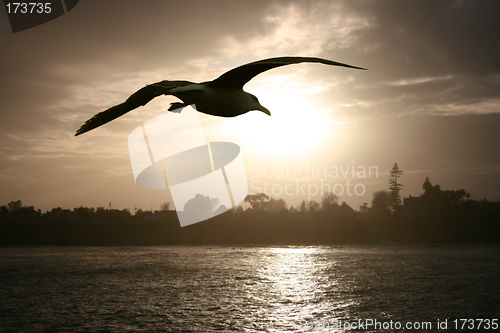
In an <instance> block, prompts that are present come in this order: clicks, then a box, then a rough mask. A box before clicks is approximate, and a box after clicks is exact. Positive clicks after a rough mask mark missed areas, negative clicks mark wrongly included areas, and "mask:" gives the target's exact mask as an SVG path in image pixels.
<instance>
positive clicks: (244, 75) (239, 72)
mask: <svg viewBox="0 0 500 333" xmlns="http://www.w3.org/2000/svg"><path fill="white" fill-rule="evenodd" d="M302 62H316V63H321V64H325V65H333V66H342V67H348V68H355V69H365V68H361V67H355V66H351V65H347V64H343V63H340V62H336V61H331V60H327V59H321V58H313V57H279V58H269V59H264V60H259V61H255V62H251V63H249V64H245V65H242V66H239V67H236V68H234V69H231V70H230V71H228V72H226V73H224V74H222V75H221V76H219V77H218V78H217V79H215V80H213V81H212V82H210V83H209V84H208V85H209V86H213V87H221V88H243V86H244V85H245V84H246V83H247V82H248V81H250V80H251V79H252V78H253V77H255V76H257V75H258V74H260V73H262V72H265V71H267V70H270V69H272V68H276V67H281V66H285V65H291V64H299V63H302Z"/></svg>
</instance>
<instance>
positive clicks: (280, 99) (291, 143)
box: [206, 89, 333, 154]
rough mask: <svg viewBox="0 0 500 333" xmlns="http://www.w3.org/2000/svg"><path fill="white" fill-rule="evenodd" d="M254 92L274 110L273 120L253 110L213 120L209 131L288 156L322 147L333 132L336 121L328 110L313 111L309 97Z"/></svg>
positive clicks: (251, 147) (255, 147)
mask: <svg viewBox="0 0 500 333" xmlns="http://www.w3.org/2000/svg"><path fill="white" fill-rule="evenodd" d="M253 93H254V94H255V95H256V96H258V98H259V101H260V103H261V104H262V105H263V106H265V107H266V108H267V109H269V110H270V111H271V114H272V116H271V117H269V116H268V115H266V114H264V113H262V112H259V111H251V112H248V113H247V114H244V115H242V116H239V117H235V118H224V119H218V120H213V121H210V123H211V124H210V125H208V126H206V129H207V132H211V133H216V135H217V136H220V135H229V136H231V137H235V139H236V140H237V141H238V142H240V143H242V144H244V145H245V146H246V147H249V148H250V149H252V150H253V151H259V152H266V153H273V154H288V153H297V152H301V151H304V150H310V149H312V148H315V147H318V146H319V145H321V144H322V143H323V141H324V139H326V134H327V133H329V132H330V131H331V128H332V126H333V122H332V120H331V119H330V118H329V117H328V111H327V110H316V109H314V108H311V106H310V105H311V104H310V103H308V100H307V95H300V94H294V93H290V92H287V93H285V92H275V91H266V90H260V89H259V90H254V92H253ZM213 125H216V128H214V127H213Z"/></svg>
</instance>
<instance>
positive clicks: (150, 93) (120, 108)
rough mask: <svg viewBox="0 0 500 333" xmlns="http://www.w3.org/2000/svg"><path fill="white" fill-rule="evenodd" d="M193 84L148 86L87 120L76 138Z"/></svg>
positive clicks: (170, 82) (168, 83)
mask: <svg viewBox="0 0 500 333" xmlns="http://www.w3.org/2000/svg"><path fill="white" fill-rule="evenodd" d="M190 84H193V82H189V81H161V82H157V83H153V84H148V85H147V86H145V87H144V88H142V89H139V90H138V91H136V92H135V93H133V94H132V95H131V96H130V97H129V98H127V100H126V101H125V102H123V103H121V104H118V105H115V106H113V107H111V108H109V109H107V110H106V111H103V112H100V113H98V114H96V115H95V116H93V117H92V118H90V119H89V120H87V121H86V122H85V124H83V125H82V126H81V127H80V128H79V129H78V131H76V134H75V136H77V135H80V134H83V133H85V132H88V131H90V130H92V129H94V128H96V127H99V126H101V125H104V124H106V123H107V122H110V121H111V120H113V119H116V118H118V117H120V116H121V115H124V114H125V113H127V112H129V111H132V110H133V109H135V108H138V107H139V106H142V105H146V104H147V103H149V101H151V100H152V99H153V98H155V97H157V96H160V95H171V93H170V91H171V90H172V89H174V88H177V87H182V86H187V85H190Z"/></svg>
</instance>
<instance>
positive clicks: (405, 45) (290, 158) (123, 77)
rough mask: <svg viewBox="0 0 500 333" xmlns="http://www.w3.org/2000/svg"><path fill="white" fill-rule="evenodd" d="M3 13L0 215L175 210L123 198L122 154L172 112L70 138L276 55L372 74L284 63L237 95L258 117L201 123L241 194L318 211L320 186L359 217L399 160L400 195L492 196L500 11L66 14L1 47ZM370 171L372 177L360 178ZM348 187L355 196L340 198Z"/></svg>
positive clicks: (6, 39) (302, 4)
mask: <svg viewBox="0 0 500 333" xmlns="http://www.w3.org/2000/svg"><path fill="white" fill-rule="evenodd" d="M0 12H1V13H0V45H1V52H0V73H1V76H0V115H1V121H0V151H1V154H0V188H1V192H0V205H3V204H7V203H8V202H10V201H12V200H22V201H23V203H24V204H27V205H30V206H33V205H34V206H35V208H37V209H38V208H40V209H42V211H45V210H48V209H51V208H53V207H58V206H59V207H62V208H70V209H73V208H75V207H79V206H82V205H83V206H88V207H98V206H104V207H107V206H108V204H109V202H112V206H113V207H114V208H118V209H122V208H130V209H131V210H132V211H133V209H134V207H135V206H137V207H138V208H143V209H149V208H151V207H152V208H153V209H159V207H160V204H161V203H163V202H165V201H169V200H171V199H169V197H168V196H167V193H166V192H165V191H161V190H146V189H141V188H139V187H138V186H137V185H136V184H135V182H134V179H133V175H132V170H131V166H130V158H129V154H128V143H127V139H128V135H129V134H130V132H131V131H132V130H133V129H134V128H136V127H137V126H139V125H140V124H141V123H143V122H145V121H147V120H149V119H151V118H153V117H155V116H157V115H160V114H162V113H163V112H165V111H166V110H167V109H168V106H169V103H170V102H174V101H176V99H175V98H174V97H162V98H157V99H155V100H154V101H153V102H151V103H150V104H148V105H147V106H146V107H143V108H140V109H138V110H136V111H133V112H131V113H129V114H127V115H125V116H123V117H121V118H120V119H119V120H116V121H113V122H112V123H109V124H107V125H105V126H103V127H101V128H98V129H96V130H93V131H91V132H88V133H86V134H84V135H82V136H79V137H74V133H75V131H76V130H77V129H78V128H79V127H80V125H81V124H82V123H83V122H84V121H85V120H87V119H88V118H90V117H91V116H92V115H94V114H95V113H97V112H100V111H103V110H105V109H107V108H108V107H110V106H113V105H115V104H117V103H120V102H122V101H123V100H125V99H126V98H127V97H128V96H129V95H130V94H131V93H133V92H135V91H136V90H138V89H139V88H141V87H143V86H144V85H145V84H148V83H153V82H157V81H160V80H163V79H167V80H175V79H181V80H189V81H194V82H202V81H207V80H212V79H214V78H216V77H218V76H219V75H220V74H222V73H224V72H225V71H227V70H229V69H231V68H233V67H236V66H238V65H241V64H244V63H247V62H251V61H255V60H259V59H263V58H268V57H276V56H285V55H293V56H316V57H322V58H326V59H330V60H334V61H339V62H344V63H348V64H351V65H354V66H360V67H365V68H368V69H369V70H368V71H359V70H353V69H347V68H340V67H332V66H325V65H320V64H300V65H293V66H285V67H283V68H280V69H276V70H271V71H268V72H266V73H264V74H261V75H259V76H258V77H256V78H255V79H254V80H252V81H251V82H250V83H249V84H247V85H246V86H245V89H246V90H247V91H249V92H252V93H254V94H255V95H257V96H258V97H259V100H260V102H261V104H262V105H264V106H266V107H267V108H268V109H270V111H271V112H272V114H273V115H272V117H268V116H266V115H264V114H263V113H260V112H250V113H248V114H246V115H243V116H240V117H238V118H236V119H230V120H227V119H221V118H217V119H214V118H213V117H207V116H205V117H202V123H203V126H204V129H205V132H206V133H207V137H208V138H209V139H210V140H218V141H232V142H237V143H239V144H240V146H241V147H242V153H243V157H244V160H245V164H246V167H247V173H248V180H249V185H250V192H252V193H255V192H257V191H258V189H259V188H260V189H262V190H263V187H264V181H266V182H267V183H268V184H269V186H268V191H267V192H268V194H270V195H273V193H272V190H274V194H276V193H279V192H280V189H281V190H284V188H285V186H287V185H288V188H287V189H288V193H292V195H287V194H284V193H282V194H281V197H282V198H284V199H285V200H286V201H287V202H288V203H290V204H293V205H296V204H298V203H300V201H302V200H303V199H307V197H308V194H309V195H310V198H311V199H315V200H319V198H320V195H319V194H318V195H313V194H314V191H315V187H314V186H321V184H322V183H321V182H322V181H323V184H324V183H328V184H329V185H330V186H333V185H335V184H339V185H338V186H337V187H336V191H337V193H339V192H340V189H341V187H343V188H344V193H343V194H342V195H341V201H346V202H347V203H348V204H349V205H351V206H352V207H353V208H355V209H358V207H359V205H361V204H362V203H363V202H368V203H371V199H372V193H373V191H378V190H382V189H386V188H388V172H389V171H390V170H391V168H392V166H393V164H394V163H395V162H396V163H398V165H399V167H400V168H401V169H402V170H403V171H404V173H403V176H402V178H401V183H403V184H404V190H403V192H402V193H401V194H402V195H403V196H404V197H407V196H408V195H419V194H421V193H422V188H421V185H422V183H423V181H424V179H425V177H426V176H429V177H430V179H431V182H433V183H434V184H439V185H441V188H443V189H453V190H456V189H460V188H465V189H466V190H467V191H468V192H470V193H471V194H472V197H473V198H475V199H481V198H484V197H486V198H488V199H490V200H495V199H499V198H500V154H499V151H500V150H499V148H500V47H499V45H500V21H499V20H498V13H499V12H500V2H498V1H422V0H418V1H354V0H348V1H347V0H346V1H267V0H266V1H164V0H162V1H124V0H119V1H106V0H102V1H80V3H79V4H78V5H77V6H76V7H75V8H74V9H73V10H71V11H70V12H68V13H67V14H66V15H64V16H62V17H59V18H57V19H55V20H53V21H51V22H49V23H46V24H44V25H41V26H38V27H35V28H32V29H29V30H25V31H22V32H19V33H15V34H13V33H12V31H11V28H10V26H9V23H8V19H7V14H6V12H5V10H3V9H0ZM353 166H354V167H355V170H356V174H355V175H354V177H352V176H353V175H352V174H345V175H344V174H342V170H343V171H344V172H345V171H347V168H348V167H349V168H350V169H349V172H350V171H352V168H353ZM370 166H372V167H376V168H378V177H376V175H375V174H373V173H372V175H371V177H368V176H369V175H368V173H367V175H366V176H367V177H366V178H362V177H358V174H357V172H358V171H360V170H362V169H363V167H364V168H365V169H366V170H367V171H368V167H370ZM301 168H302V169H301ZM320 169H321V170H324V169H327V170H328V172H329V176H326V177H325V175H324V174H323V175H320V176H318V175H317V174H312V172H313V171H318V170H320ZM287 170H288V171H289V172H288V173H287V172H286V171H287ZM293 170H296V171H297V172H298V171H300V170H302V173H301V175H298V174H293V172H292V171H293ZM306 170H308V171H309V174H306V173H305V171H306ZM334 170H337V171H338V174H337V175H338V177H333V176H334V175H333V174H331V172H333V171H334ZM372 170H374V169H373V168H372ZM264 171H265V172H266V174H265V175H264ZM283 171H285V172H283ZM359 176H363V175H362V174H360V175H359ZM347 181H349V182H350V184H352V187H351V188H350V192H351V194H353V190H354V185H358V187H357V190H358V193H360V192H361V190H362V189H364V192H365V193H364V194H363V195H356V194H353V195H348V194H347V193H346V192H347V190H348V189H347V187H348V186H347V185H346V184H347ZM304 184H305V187H302V188H301V189H302V190H300V186H301V185H304ZM273 185H274V187H273V188H271V186H273ZM308 189H309V190H308ZM274 196H277V195H274Z"/></svg>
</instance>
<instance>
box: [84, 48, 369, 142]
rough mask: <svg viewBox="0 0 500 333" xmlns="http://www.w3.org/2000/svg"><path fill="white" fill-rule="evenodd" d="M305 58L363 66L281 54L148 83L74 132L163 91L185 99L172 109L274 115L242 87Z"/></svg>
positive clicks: (88, 127)
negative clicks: (207, 74) (207, 77)
mask: <svg viewBox="0 0 500 333" xmlns="http://www.w3.org/2000/svg"><path fill="white" fill-rule="evenodd" d="M302 62H315V63H322V64H326V65H334V66H342V67H348V68H355V69H364V68H360V67H354V66H350V65H346V64H342V63H339V62H335V61H331V60H326V59H321V58H311V57H281V58H271V59H264V60H260V61H255V62H252V63H249V64H246V65H242V66H239V67H236V68H234V69H232V70H230V71H228V72H226V73H224V74H222V75H221V76H220V77H218V78H217V79H215V80H213V81H207V82H202V83H194V82H189V81H167V80H165V81H161V82H157V83H153V84H150V85H146V86H145V87H144V88H141V89H139V90H138V91H137V92H135V93H134V94H132V95H131V96H130V97H129V98H128V99H127V100H126V101H125V102H123V103H121V104H118V105H116V106H113V107H111V108H109V109H107V110H106V111H103V112H100V113H98V114H96V115H95V116H93V117H92V118H90V119H89V120H87V121H86V122H85V124H83V125H82V126H81V127H80V129H78V131H77V132H76V134H75V135H80V134H83V133H85V132H88V131H90V130H92V129H94V128H96V127H99V126H101V125H104V124H106V123H107V122H110V121H111V120H113V119H116V118H118V117H120V116H122V115H123V114H125V113H127V112H129V111H131V110H133V109H135V108H137V107H139V106H143V105H146V104H147V103H148V102H149V101H151V100H152V99H153V98H155V97H157V96H160V95H172V96H175V97H177V98H179V99H180V100H181V101H182V102H183V103H179V102H175V103H171V106H170V108H169V111H173V110H175V109H178V108H181V107H184V106H188V105H192V104H194V105H195V106H196V110H198V111H199V112H203V113H206V114H209V115H213V116H221V117H235V116H239V115H241V114H244V113H247V112H249V111H252V110H258V111H261V112H264V113H266V114H268V115H271V113H270V112H269V110H268V109H266V108H265V107H263V106H262V105H260V103H259V100H258V99H257V97H255V96H254V95H252V94H250V93H247V92H245V91H244V90H243V86H244V85H245V84H246V83H247V82H248V81H250V80H251V79H252V78H253V77H255V76H256V75H258V74H260V73H262V72H264V71H267V70H269V69H272V68H276V67H280V66H285V65H290V64H297V63H302Z"/></svg>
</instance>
